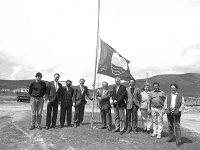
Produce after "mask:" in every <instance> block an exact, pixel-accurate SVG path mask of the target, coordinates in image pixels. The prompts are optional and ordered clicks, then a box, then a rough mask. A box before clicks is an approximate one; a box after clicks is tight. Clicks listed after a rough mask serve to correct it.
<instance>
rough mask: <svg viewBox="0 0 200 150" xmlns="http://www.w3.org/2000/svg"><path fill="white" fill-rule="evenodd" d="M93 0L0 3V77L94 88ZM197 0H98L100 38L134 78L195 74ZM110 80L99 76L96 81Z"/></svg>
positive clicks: (199, 52) (199, 55)
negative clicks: (127, 62)
mask: <svg viewBox="0 0 200 150" xmlns="http://www.w3.org/2000/svg"><path fill="white" fill-rule="evenodd" d="M97 4H98V0H57V1H55V0H34V1H31V0H6V1H3V0H1V1H0V69H1V72H0V79H31V78H34V76H35V73H36V72H38V71H40V72H41V73H42V74H43V79H44V80H52V79H53V75H54V74H55V73H56V72H58V73H60V74H61V79H60V80H67V79H71V80H72V81H73V83H74V84H78V81H79V79H80V78H82V77H83V78H85V79H86V85H88V86H89V87H91V85H92V83H93V76H94V62H95V50H96V34H97V33H96V32H97ZM199 18H200V1H199V0H167V1H166V0H151V1H150V0H139V1H138V0H109V1H108V0H101V12H100V37H101V38H102V39H103V40H104V41H105V42H106V43H108V44H109V45H111V46H112V47H113V48H114V49H115V50H117V51H118V52H119V53H120V54H121V55H122V56H124V57H125V58H127V59H128V60H130V61H131V63H130V69H131V73H132V75H133V76H134V77H135V78H136V79H138V78H145V76H146V73H147V72H148V73H149V76H154V75H158V74H171V73H175V74H182V73H189V72H194V73H200V69H199V68H200V19H199ZM103 80H108V81H109V83H110V84H111V83H112V82H114V80H113V79H112V78H110V77H105V76H103V75H99V76H98V82H102V81H103Z"/></svg>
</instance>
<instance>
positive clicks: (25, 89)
mask: <svg viewBox="0 0 200 150" xmlns="http://www.w3.org/2000/svg"><path fill="white" fill-rule="evenodd" d="M17 92H23V93H28V89H27V88H18V89H13V93H17Z"/></svg>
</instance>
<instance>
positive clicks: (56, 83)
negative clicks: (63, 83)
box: [54, 81, 59, 92]
mask: <svg viewBox="0 0 200 150" xmlns="http://www.w3.org/2000/svg"><path fill="white" fill-rule="evenodd" d="M54 86H55V88H56V92H57V91H58V89H59V86H58V82H56V81H54Z"/></svg>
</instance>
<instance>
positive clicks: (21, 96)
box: [17, 92, 31, 103]
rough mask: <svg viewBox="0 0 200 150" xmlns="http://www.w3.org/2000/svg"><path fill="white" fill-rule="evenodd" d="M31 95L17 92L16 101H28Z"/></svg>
mask: <svg viewBox="0 0 200 150" xmlns="http://www.w3.org/2000/svg"><path fill="white" fill-rule="evenodd" d="M30 99H31V96H30V95H29V93H27V92H17V102H26V103H30Z"/></svg>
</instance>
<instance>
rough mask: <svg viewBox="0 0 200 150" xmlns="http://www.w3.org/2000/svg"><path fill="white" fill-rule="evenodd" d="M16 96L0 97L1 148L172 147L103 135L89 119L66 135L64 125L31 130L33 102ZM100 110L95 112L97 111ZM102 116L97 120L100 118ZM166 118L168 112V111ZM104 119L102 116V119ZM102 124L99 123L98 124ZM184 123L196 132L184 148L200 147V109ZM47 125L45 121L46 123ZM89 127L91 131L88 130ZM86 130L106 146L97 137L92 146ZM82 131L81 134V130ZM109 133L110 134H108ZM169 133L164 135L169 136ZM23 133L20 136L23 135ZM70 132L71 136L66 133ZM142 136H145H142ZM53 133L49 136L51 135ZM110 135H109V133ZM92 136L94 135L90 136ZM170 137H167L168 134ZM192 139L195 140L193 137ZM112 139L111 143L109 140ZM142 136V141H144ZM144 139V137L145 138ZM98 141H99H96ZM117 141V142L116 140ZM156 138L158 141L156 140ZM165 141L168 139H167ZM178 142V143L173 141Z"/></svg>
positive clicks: (190, 113) (186, 116) (189, 112)
mask: <svg viewBox="0 0 200 150" xmlns="http://www.w3.org/2000/svg"><path fill="white" fill-rule="evenodd" d="M10 99H12V97H10V98H8V97H6V98H2V97H0V135H1V136H0V150H1V149H2V150H10V149H17V150H18V149H34V150H36V149H58V148H59V149H69V150H74V149H148V150H150V149H152V150H154V149H164V150H165V148H166V149H168V146H167V145H166V143H165V144H162V143H159V142H158V141H156V140H154V141H149V143H151V146H149V147H148V146H146V147H145V148H144V147H142V146H143V145H140V144H139V146H137V141H131V142H132V144H134V142H135V145H132V144H131V143H129V142H130V139H132V138H131V137H127V138H126V137H125V138H119V135H118V136H116V137H115V136H113V135H110V134H111V133H107V132H106V133H103V135H100V134H99V133H98V132H99V131H98V132H97V131H96V130H92V131H91V130H89V129H88V128H90V123H86V126H85V127H86V128H85V127H84V129H83V130H80V131H79V130H78V131H76V132H73V130H71V131H70V130H67V132H68V133H69V134H67V135H65V134H63V133H62V129H60V130H59V133H60V134H58V133H56V132H57V131H56V132H55V131H52V132H47V130H45V129H43V130H42V131H39V130H35V131H29V130H28V128H29V125H30V115H31V113H30V104H29V103H21V102H16V101H15V100H10ZM45 111H46V103H45V104H44V113H43V114H45ZM86 111H88V112H91V107H89V106H88V107H86ZM95 111H97V112H98V111H99V110H98V109H97V108H95ZM96 114H97V113H95V115H96ZM90 115H91V114H89V115H88V118H90V117H91V116H90ZM44 117H45V115H43V122H45V119H44ZM99 119H100V118H98V119H97V120H99ZM58 120H59V119H58ZM165 120H166V115H165ZM99 121H100V120H99ZM97 126H98V124H97ZM181 126H182V128H183V129H184V130H185V131H187V133H185V132H184V137H186V136H187V135H189V136H192V137H191V138H185V143H190V144H192V143H194V147H192V146H191V145H189V144H188V145H186V146H185V147H184V148H183V149H185V150H188V149H197V150H198V149H199V146H200V145H199V143H198V141H199V137H200V112H199V111H198V109H191V110H190V109H187V110H185V112H184V113H183V115H182V118H181ZM43 127H44V123H43ZM87 131H88V132H87ZM82 132H84V135H88V134H89V135H88V136H91V137H92V139H91V140H93V139H95V138H97V140H98V138H99V139H101V140H102V141H101V142H103V143H102V144H104V148H96V146H97V145H99V143H98V142H97V141H94V142H93V145H92V146H91V147H90V146H89V145H88V144H89V143H90V142H89V141H87V138H89V137H87V136H83V135H82ZM86 132H87V133H86ZM79 133H80V134H79ZM57 134H58V135H60V136H59V137H55V138H57V139H56V140H57V141H58V142H60V144H58V143H54V141H55V140H52V138H51V137H53V136H55V135H57ZM107 134H108V135H107ZM166 134H167V133H165V135H164V137H166ZM19 135H20V136H19ZM66 136H67V137H66ZM104 136H108V137H109V136H110V137H109V138H108V139H107V142H108V143H107V142H106V141H105V140H103V139H104ZM140 136H141V137H140ZM47 137H49V138H47ZM77 137H79V138H83V139H82V140H81V141H79V142H77V141H76V140H79V138H78V139H77ZM66 138H72V139H75V141H76V142H73V141H71V142H70V141H69V142H68V143H66ZM105 138H106V137H105ZM138 138H139V139H138V140H139V141H138V143H140V142H144V143H145V139H143V135H140V134H139V135H138ZM89 139H90V138H89ZM165 139H166V138H165ZM191 139H192V140H191ZM108 140H110V143H109V141H108ZM116 140H117V142H118V147H116V146H113V144H114V143H115V141H116ZM140 140H141V141H140ZM143 140H144V141H143ZM63 141H65V144H63ZM95 142H96V145H95ZM112 142H113V143H112ZM152 142H155V143H156V144H155V143H152ZM163 142H164V140H163ZM80 143H82V144H83V145H85V147H80V146H79V145H80ZM173 144H174V143H173ZM170 146H171V149H177V148H176V147H175V146H173V145H172V144H171V145H170Z"/></svg>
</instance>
